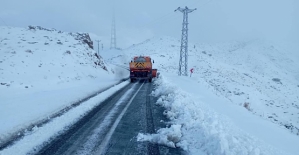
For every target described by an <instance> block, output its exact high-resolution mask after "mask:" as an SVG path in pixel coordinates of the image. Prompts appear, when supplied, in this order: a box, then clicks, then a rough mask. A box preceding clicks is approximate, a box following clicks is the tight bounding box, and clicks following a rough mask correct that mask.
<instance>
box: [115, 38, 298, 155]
mask: <svg viewBox="0 0 299 155" xmlns="http://www.w3.org/2000/svg"><path fill="white" fill-rule="evenodd" d="M179 49H180V41H179V40H176V39H173V38H169V37H158V38H153V39H149V40H146V41H145V42H143V43H140V44H137V45H133V46H131V47H129V48H128V49H126V50H124V51H123V53H125V54H126V57H133V56H138V55H150V56H151V57H152V58H153V59H154V61H155V64H154V66H153V67H154V68H158V70H159V71H160V72H161V75H162V77H164V78H163V79H164V80H162V81H161V80H159V81H158V82H157V88H158V90H157V91H156V92H154V93H153V95H156V96H158V97H159V96H160V100H159V102H158V104H159V105H163V106H165V107H166V109H167V112H166V113H165V114H166V115H167V116H168V117H169V118H170V119H171V121H172V123H173V124H174V126H172V127H170V128H169V129H165V130H164V129H162V130H160V131H158V136H157V135H152V136H150V137H148V135H142V134H141V135H139V140H140V141H144V140H147V141H152V142H157V143H162V144H165V145H169V146H173V145H176V146H180V147H183V148H185V149H186V150H189V151H190V152H191V154H196V152H197V151H202V150H204V151H203V153H204V154H286V152H289V153H292V154H294V153H295V152H297V151H298V150H297V149H296V145H295V143H297V142H298V140H299V138H298V135H299V132H298V128H299V112H298V111H299V102H298V99H299V94H298V93H297V92H298V91H299V79H298V75H299V72H298V71H299V70H298V68H299V63H298V62H297V61H296V59H297V58H298V53H296V50H294V49H293V50H292V49H289V48H282V47H280V46H278V45H277V44H273V43H270V42H265V41H261V40H250V41H243V42H228V43H218V44H189V69H191V68H194V74H192V77H191V78H190V77H178V76H176V75H177V71H178V60H179ZM115 60H116V61H115V63H117V62H118V61H119V56H118V58H117V59H115ZM112 61H113V60H112ZM188 72H189V71H188ZM163 75H164V76H163ZM189 75H190V74H189ZM165 79H166V80H165ZM171 82H172V84H169V83H171ZM240 129H241V130H240ZM180 132H182V133H180ZM197 134H198V135H197ZM163 135H164V136H163ZM165 135H166V137H165ZM196 135H197V136H196ZM203 137H205V138H203ZM169 139H171V140H169ZM179 139H180V140H179ZM165 141H166V142H165ZM169 141H172V142H174V144H173V143H172V142H169ZM279 150H281V151H282V152H279ZM285 151H286V152H285Z"/></svg>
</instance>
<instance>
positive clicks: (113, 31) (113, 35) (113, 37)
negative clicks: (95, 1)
mask: <svg viewBox="0 0 299 155" xmlns="http://www.w3.org/2000/svg"><path fill="white" fill-rule="evenodd" d="M110 49H116V28H115V16H114V15H113V19H112V28H111V43H110Z"/></svg>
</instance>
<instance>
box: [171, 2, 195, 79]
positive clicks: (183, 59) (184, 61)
mask: <svg viewBox="0 0 299 155" xmlns="http://www.w3.org/2000/svg"><path fill="white" fill-rule="evenodd" d="M194 10H196V8H195V9H189V8H188V7H187V6H186V7H185V8H184V9H183V8H180V7H178V8H177V9H176V10H174V11H180V12H182V13H183V14H184V18H183V28H182V38H181V50H180V62H179V76H181V75H183V76H188V13H191V12H193V11H194Z"/></svg>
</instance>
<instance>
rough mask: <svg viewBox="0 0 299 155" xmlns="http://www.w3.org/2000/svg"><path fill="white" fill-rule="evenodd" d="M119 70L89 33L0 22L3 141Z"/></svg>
mask: <svg viewBox="0 0 299 155" xmlns="http://www.w3.org/2000/svg"><path fill="white" fill-rule="evenodd" d="M114 73H115V70H114V69H113V68H112V67H109V65H107V64H105V62H104V61H103V59H102V57H101V56H98V55H97V54H96V52H95V51H94V50H93V49H92V42H91V39H90V38H89V35H88V34H86V33H67V32H61V31H57V30H54V29H46V28H42V27H39V26H37V27H34V26H29V27H28V28H13V27H0V107H1V108H0V124H1V127H0V144H1V143H2V142H3V141H2V140H5V139H6V138H8V137H9V136H10V134H11V133H15V132H16V131H19V130H20V129H23V128H26V127H27V126H28V125H30V124H31V123H35V122H37V121H40V120H42V119H45V118H47V117H48V116H50V115H51V114H53V113H54V112H57V111H59V110H61V109H63V108H65V107H67V106H69V105H71V104H72V103H74V102H76V101H78V100H80V99H82V98H83V97H86V96H87V95H89V94H92V93H93V92H95V91H99V90H100V89H103V88H105V87H108V86H111V85H113V84H115V83H116V81H119V79H120V78H123V77H124V76H122V77H121V76H119V75H117V77H116V76H115V74H114Z"/></svg>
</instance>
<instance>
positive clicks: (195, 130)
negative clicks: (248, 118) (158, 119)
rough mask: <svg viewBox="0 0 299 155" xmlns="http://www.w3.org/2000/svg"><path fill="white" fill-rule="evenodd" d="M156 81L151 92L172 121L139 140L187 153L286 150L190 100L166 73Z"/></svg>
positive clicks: (254, 152)
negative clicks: (171, 81) (155, 132)
mask: <svg viewBox="0 0 299 155" xmlns="http://www.w3.org/2000/svg"><path fill="white" fill-rule="evenodd" d="M155 84H156V86H157V89H156V90H155V91H154V92H153V93H152V94H153V95H154V96H156V97H159V100H158V102H157V104H159V105H162V106H164V107H165V108H166V111H165V113H164V114H165V115H166V116H167V117H168V118H169V119H170V120H171V123H172V124H173V125H171V127H170V128H162V129H159V130H158V131H157V134H141V133H140V134H139V135H138V137H137V138H138V141H150V142H153V143H158V144H163V145H166V146H169V147H181V148H183V149H184V150H186V151H187V152H189V153H190V154H199V152H201V153H203V154H239V155H243V154H254V155H259V154H271V155H275V154H277V155H280V154H286V153H285V152H283V151H280V150H278V149H276V148H274V147H272V146H270V145H268V144H267V143H265V142H263V141H261V140H259V139H258V138H256V137H254V136H251V135H248V134H247V133H245V132H244V131H242V130H240V129H239V128H238V127H237V126H235V125H234V124H233V123H232V122H231V120H230V119H229V118H227V117H226V116H224V115H221V114H218V113H216V112H215V111H213V110H212V109H211V108H210V107H209V106H206V104H205V103H202V102H201V101H195V100H193V97H192V96H190V94H188V93H186V92H184V91H183V90H181V89H180V88H179V87H176V86H174V85H173V84H170V83H169V82H168V80H167V79H166V78H165V77H163V76H161V78H159V79H158V80H156V81H155Z"/></svg>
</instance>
